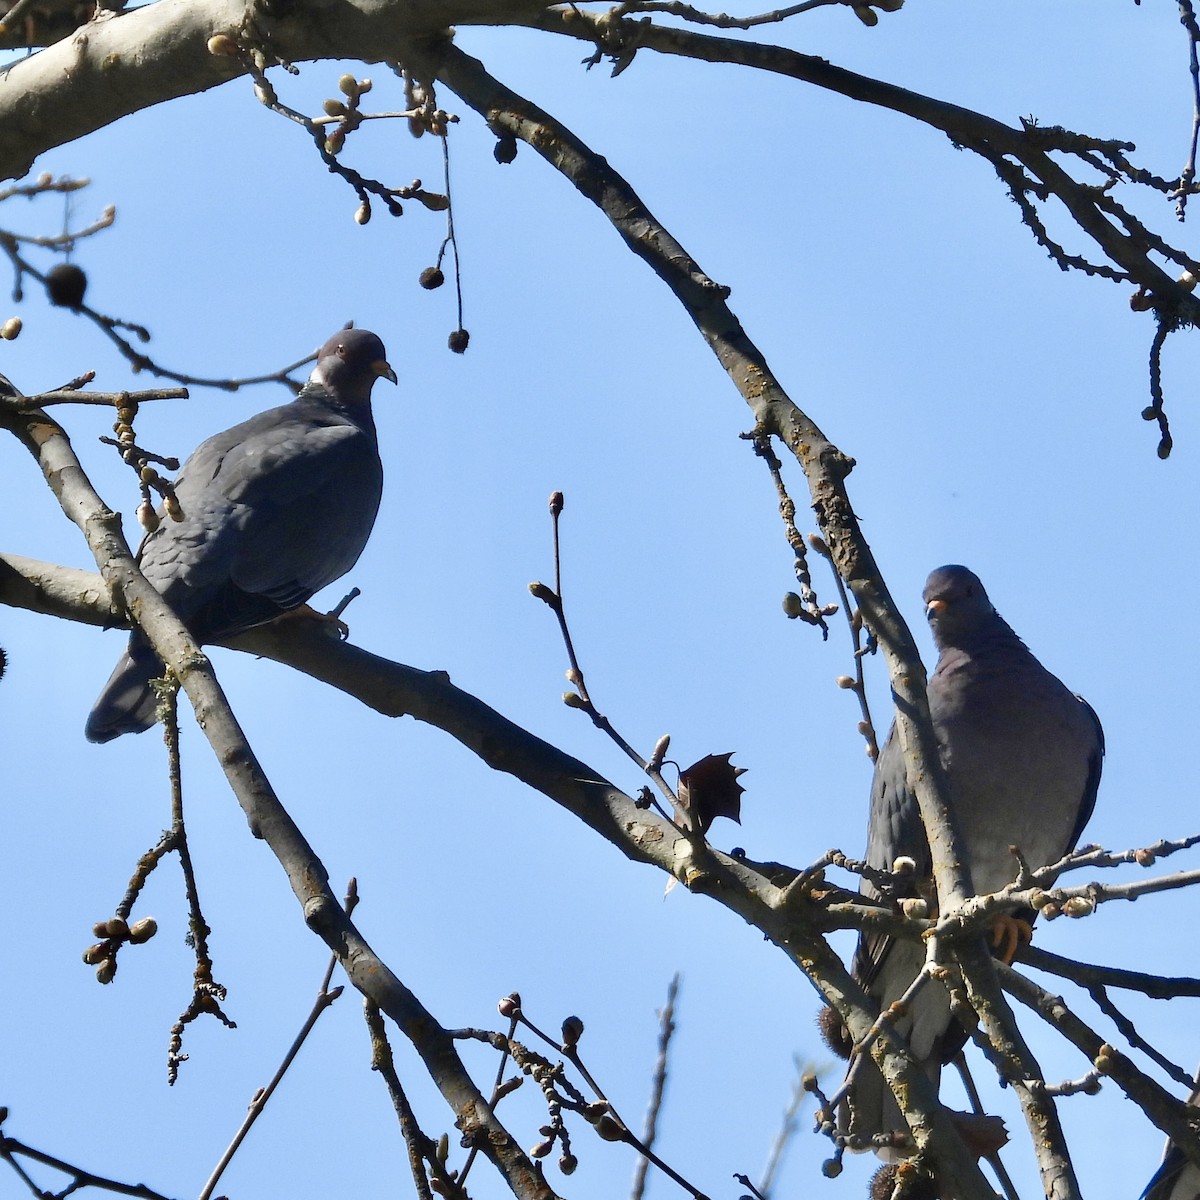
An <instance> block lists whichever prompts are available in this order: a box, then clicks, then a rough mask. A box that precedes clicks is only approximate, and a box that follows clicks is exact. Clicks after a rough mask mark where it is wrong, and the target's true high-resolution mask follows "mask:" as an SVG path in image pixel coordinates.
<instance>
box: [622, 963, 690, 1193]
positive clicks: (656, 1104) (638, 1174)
mask: <svg viewBox="0 0 1200 1200" xmlns="http://www.w3.org/2000/svg"><path fill="white" fill-rule="evenodd" d="M678 995H679V974H678V972H676V974H674V975H673V976H672V977H671V982H670V983H669V984H668V985H667V1002H666V1004H665V1005H664V1006H663V1008H662V1009H661V1011H660V1012H659V1014H658V1055H657V1057H656V1058H655V1060H654V1074H653V1076H652V1077H651V1084H650V1103H649V1105H648V1106H647V1108H646V1120H645V1123H644V1124H643V1126H642V1143H643V1145H646V1146H650V1147H652V1146H653V1145H654V1139H655V1138H656V1137H657V1136H658V1113H659V1110H660V1109H661V1108H662V1101H663V1093H664V1092H665V1090H666V1086H667V1063H668V1051H669V1049H670V1046H671V1035H672V1034H673V1033H674V1032H675V1000H676V997H677V996H678ZM649 1165H650V1160H649V1159H648V1158H646V1156H645V1155H641V1156H640V1157H639V1158H638V1160H637V1165H636V1166H635V1167H634V1170H633V1187H632V1188H631V1189H630V1193H629V1195H630V1200H642V1196H643V1194H644V1193H645V1190H646V1170H647V1168H648V1167H649Z"/></svg>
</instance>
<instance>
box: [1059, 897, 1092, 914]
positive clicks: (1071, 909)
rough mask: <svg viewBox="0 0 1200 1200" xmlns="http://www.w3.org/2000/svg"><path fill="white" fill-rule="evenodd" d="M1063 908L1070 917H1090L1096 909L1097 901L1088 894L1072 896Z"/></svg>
mask: <svg viewBox="0 0 1200 1200" xmlns="http://www.w3.org/2000/svg"><path fill="white" fill-rule="evenodd" d="M1062 910H1063V912H1065V913H1066V914H1067V916H1068V917H1090V916H1091V915H1092V913H1094V912H1095V911H1096V902H1095V900H1092V899H1090V898H1089V897H1087V896H1072V897H1071V898H1070V900H1068V901H1067V902H1066V904H1064V905H1063V906H1062Z"/></svg>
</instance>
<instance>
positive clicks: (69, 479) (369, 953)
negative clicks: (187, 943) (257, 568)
mask: <svg viewBox="0 0 1200 1200" xmlns="http://www.w3.org/2000/svg"><path fill="white" fill-rule="evenodd" d="M0 429H7V430H9V431H10V432H11V433H13V434H14V436H16V437H17V439H18V440H19V441H20V442H21V443H22V444H23V445H24V446H25V447H26V449H28V450H29V451H30V453H31V454H33V455H34V457H35V458H36V459H37V461H38V463H39V464H40V465H41V468H42V472H43V474H44V475H45V476H46V480H47V482H48V483H49V485H50V487H51V489H52V490H53V491H54V494H55V496H57V498H58V500H59V503H60V504H61V505H62V509H63V511H64V512H65V513H66V514H67V516H68V517H69V518H70V519H71V520H72V521H73V522H74V523H75V524H76V525H78V526H79V528H80V529H81V530H82V531H83V533H84V534H85V536H86V537H87V540H88V544H89V546H90V547H91V549H92V553H93V555H94V556H95V559H96V563H97V565H98V566H99V568H100V572H101V574H102V575H103V576H104V578H105V582H106V583H107V584H108V586H109V588H110V590H111V591H112V593H113V597H114V599H115V600H117V601H118V602H119V603H120V604H122V605H123V606H124V607H125V608H126V609H127V610H128V611H129V613H130V615H131V617H132V618H133V619H134V620H135V621H137V623H138V624H139V625H140V626H141V628H142V631H143V632H144V633H145V634H146V636H147V637H148V638H149V639H150V641H151V643H152V644H153V646H154V649H155V652H156V653H157V654H158V655H159V657H160V658H162V660H163V661H164V662H165V663H166V665H167V668H168V669H169V670H170V671H171V672H172V673H174V675H175V676H176V678H178V679H179V681H180V684H181V686H182V687H183V689H184V690H185V691H186V692H187V694H188V697H189V699H190V700H191V701H192V704H193V705H194V706H195V709H196V716H197V720H198V722H199V724H200V726H201V728H202V729H203V730H204V732H205V735H206V736H207V737H208V739H209V741H210V742H211V743H212V745H213V748H214V750H215V751H216V753H217V757H218V759H219V761H220V763H221V766H222V768H223V769H224V771H225V774H226V777H227V778H228V780H229V783H230V786H231V787H232V789H233V791H234V794H235V796H236V797H237V800H238V803H239V804H240V805H241V807H242V810H243V812H245V814H246V818H247V820H248V822H249V824H250V828H251V831H252V832H253V833H254V834H255V836H256V837H261V838H262V839H263V840H264V841H266V843H267V844H268V846H270V848H271V850H272V852H273V853H274V854H275V856H276V858H278V859H279V862H280V864H281V865H282V866H283V868H284V870H285V871H286V872H287V876H288V879H289V881H290V883H291V885H292V890H293V892H294V893H295V895H296V898H297V900H299V901H300V904H301V906H302V908H303V911H304V919H305V922H306V923H307V924H308V926H309V928H311V929H312V930H313V931H314V932H315V933H317V934H318V936H320V937H321V938H322V940H323V941H324V942H325V943H326V945H328V946H329V948H330V949H331V950H332V951H333V952H334V953H335V954H336V955H337V956H338V961H339V963H340V964H341V966H342V969H343V970H344V971H345V972H346V975H347V976H348V977H349V979H350V981H351V982H352V983H353V984H354V986H355V987H356V988H357V989H358V990H359V991H360V992H362V994H363V995H364V996H366V997H367V998H369V999H370V1000H372V1001H374V1002H375V1003H376V1004H377V1005H378V1006H379V1008H380V1009H382V1010H383V1012H385V1013H387V1015H388V1016H389V1017H391V1019H392V1020H393V1021H395V1022H396V1024H397V1025H398V1026H399V1027H400V1029H401V1030H402V1031H403V1033H404V1034H405V1036H406V1037H408V1039H409V1040H410V1041H411V1042H412V1044H413V1046H414V1047H415V1048H416V1049H417V1051H418V1053H419V1054H420V1055H421V1058H422V1061H423V1062H424V1063H425V1066H426V1069H427V1070H428V1071H429V1073H430V1075H431V1076H432V1078H433V1080H434V1082H435V1083H436V1084H437V1086H438V1089H439V1090H440V1091H441V1093H442V1095H443V1097H444V1098H445V1100H446V1102H447V1103H448V1104H449V1105H450V1107H451V1108H452V1109H453V1110H454V1112H455V1115H456V1124H457V1125H458V1127H459V1129H460V1130H461V1131H462V1133H463V1137H464V1139H465V1141H466V1142H468V1143H469V1144H475V1145H478V1146H479V1147H480V1148H481V1150H482V1151H483V1153H484V1154H486V1155H487V1157H488V1158H489V1159H490V1160H491V1162H492V1163H493V1165H494V1166H495V1167H496V1168H497V1170H498V1171H499V1172H500V1173H501V1174H502V1175H503V1177H504V1179H505V1181H506V1182H507V1184H508V1186H509V1188H510V1189H511V1190H512V1192H513V1193H514V1195H516V1196H517V1197H519V1198H520V1200H553V1198H554V1195H555V1193H554V1192H553V1191H552V1189H551V1188H550V1187H549V1186H548V1185H547V1183H546V1181H545V1180H544V1178H543V1177H542V1175H541V1172H540V1171H539V1170H538V1169H537V1168H536V1167H535V1166H534V1164H533V1162H532V1161H531V1160H530V1159H529V1157H528V1156H527V1155H526V1154H525V1152H524V1151H523V1150H522V1149H521V1147H520V1145H519V1144H518V1143H517V1141H516V1140H515V1139H514V1138H513V1137H512V1136H511V1135H510V1134H509V1132H508V1131H507V1129H505V1127H504V1126H503V1125H502V1124H500V1122H499V1121H498V1120H497V1119H496V1117H495V1114H494V1113H493V1112H492V1110H491V1108H490V1107H489V1105H488V1103H487V1101H486V1099H485V1098H484V1096H483V1095H482V1094H481V1093H480V1092H479V1090H478V1088H476V1086H475V1084H474V1081H473V1080H472V1079H471V1077H470V1075H469V1074H468V1072H467V1070H466V1068H465V1067H464V1066H463V1063H462V1061H461V1059H460V1058H459V1056H458V1052H457V1050H456V1049H455V1047H454V1043H453V1039H452V1038H451V1037H450V1036H449V1034H448V1033H447V1031H446V1030H445V1029H443V1028H442V1027H441V1025H439V1024H438V1022H437V1021H436V1020H434V1018H433V1015H432V1014H431V1013H430V1012H428V1010H426V1009H425V1007H424V1006H423V1005H422V1004H421V1002H420V1001H419V1000H418V999H417V997H416V996H415V995H414V994H413V993H412V992H411V991H410V990H409V989H408V988H407V987H405V985H404V984H403V983H402V982H401V980H400V979H399V978H397V976H396V975H394V974H393V973H392V971H391V970H390V969H389V968H388V966H387V965H386V964H385V963H384V962H383V961H382V960H381V959H380V958H379V956H378V955H377V954H376V953H375V952H374V951H373V950H372V949H371V947H370V946H369V945H368V943H367V941H366V939H365V938H364V937H363V936H362V934H361V933H360V932H359V931H358V929H357V928H356V926H355V925H354V922H353V921H352V920H351V919H350V917H349V915H348V914H347V913H346V910H345V909H344V908H343V907H342V905H341V904H340V903H339V902H338V900H337V897H336V896H335V895H334V894H333V891H332V890H331V888H330V886H329V877H328V873H327V872H326V870H325V866H324V864H323V863H322V862H321V860H320V859H319V858H318V857H317V855H316V853H315V852H314V851H313V849H312V847H311V846H310V845H309V844H308V842H307V841H306V840H305V838H304V835H303V834H302V833H301V831H300V829H299V828H298V827H297V826H296V824H295V822H294V821H293V820H292V818H291V816H290V815H289V814H288V812H287V810H286V809H285V808H284V807H283V805H282V803H281V802H280V800H279V798H278V796H276V794H275V791H274V789H273V788H272V786H271V783H270V781H269V780H268V779H267V777H266V775H265V773H264V772H263V770H262V767H261V766H260V765H259V763H258V761H257V759H256V758H255V756H254V752H253V750H252V749H251V748H250V745H249V744H248V743H247V741H246V739H245V736H244V735H243V733H242V731H241V728H240V727H239V726H238V723H237V720H236V718H235V717H234V716H233V713H232V712H231V711H230V709H229V706H228V704H227V702H226V701H225V697H224V695H223V693H222V692H221V688H220V684H219V683H218V682H217V680H216V677H215V676H214V675H213V673H212V668H211V666H210V665H209V662H208V659H207V658H206V657H205V656H204V655H203V654H202V653H201V652H200V650H199V649H198V648H197V647H196V646H195V644H194V643H193V641H192V639H191V636H190V635H189V634H188V632H187V630H186V629H185V628H184V626H183V624H182V623H181V622H180V621H179V619H178V618H177V617H176V616H175V615H174V613H173V612H172V611H171V609H170V608H169V607H168V605H167V604H166V602H165V601H164V600H163V598H162V597H161V596H160V595H159V594H158V592H157V591H155V589H154V588H153V587H152V586H151V585H150V584H149V583H148V582H147V581H146V579H145V578H144V577H143V576H142V574H141V572H140V571H139V570H138V569H137V565H136V563H135V562H134V558H133V555H132V554H131V553H130V551H129V547H128V545H127V544H126V542H125V538H124V536H123V535H122V533H121V528H120V518H119V517H118V516H117V514H115V513H113V512H111V511H110V510H109V509H108V508H107V507H106V506H105V505H104V503H103V501H101V499H100V498H99V496H97V495H96V493H95V491H94V490H93V488H92V486H91V483H90V482H89V481H88V479H87V477H86V475H85V474H84V472H83V469H82V467H80V465H79V461H78V459H76V457H75V453H74V451H73V450H72V448H71V445H70V442H69V441H68V439H67V436H66V434H65V433H64V431H63V430H62V428H61V427H60V426H59V425H57V424H56V423H55V422H54V421H52V420H51V419H50V418H49V417H48V416H46V414H45V413H44V412H40V411H35V412H32V413H22V412H19V411H15V410H14V408H13V407H12V406H8V405H3V404H0Z"/></svg>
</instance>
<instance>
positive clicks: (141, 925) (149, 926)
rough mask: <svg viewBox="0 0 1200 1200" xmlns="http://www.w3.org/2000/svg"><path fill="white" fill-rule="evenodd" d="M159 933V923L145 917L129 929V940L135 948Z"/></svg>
mask: <svg viewBox="0 0 1200 1200" xmlns="http://www.w3.org/2000/svg"><path fill="white" fill-rule="evenodd" d="M157 932H158V922H157V921H156V920H155V919H154V918H153V917H143V918H142V919H141V920H140V921H134V923H133V924H132V925H131V926H130V927H129V940H130V941H131V942H133V944H134V945H135V946H140V945H141V944H142V943H143V942H148V941H149V940H150V939H151V938H152V937H153V936H154V935H155V934H156V933H157Z"/></svg>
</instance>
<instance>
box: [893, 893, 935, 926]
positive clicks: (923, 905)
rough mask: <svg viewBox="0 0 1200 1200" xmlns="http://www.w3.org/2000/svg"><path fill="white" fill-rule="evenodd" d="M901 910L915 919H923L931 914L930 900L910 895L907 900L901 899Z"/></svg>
mask: <svg viewBox="0 0 1200 1200" xmlns="http://www.w3.org/2000/svg"><path fill="white" fill-rule="evenodd" d="M900 911H901V912H902V913H904V915H905V916H906V917H912V918H913V919H914V920H918V921H923V920H925V918H926V917H928V916H929V902H928V901H927V900H922V899H921V897H920V896H916V897H909V898H908V899H907V900H901V901H900Z"/></svg>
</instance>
